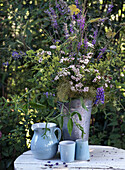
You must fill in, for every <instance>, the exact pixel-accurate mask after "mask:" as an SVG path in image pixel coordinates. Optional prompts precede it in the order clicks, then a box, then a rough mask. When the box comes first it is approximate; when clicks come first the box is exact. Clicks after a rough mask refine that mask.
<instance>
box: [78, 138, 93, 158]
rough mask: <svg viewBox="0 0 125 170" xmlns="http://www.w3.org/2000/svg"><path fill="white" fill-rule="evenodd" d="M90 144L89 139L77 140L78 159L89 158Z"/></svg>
mask: <svg viewBox="0 0 125 170" xmlns="http://www.w3.org/2000/svg"><path fill="white" fill-rule="evenodd" d="M89 159H90V155H89V145H88V141H84V140H83V139H77V140H76V160H83V161H85V160H89Z"/></svg>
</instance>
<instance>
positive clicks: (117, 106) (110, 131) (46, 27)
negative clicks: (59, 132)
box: [0, 0, 125, 170]
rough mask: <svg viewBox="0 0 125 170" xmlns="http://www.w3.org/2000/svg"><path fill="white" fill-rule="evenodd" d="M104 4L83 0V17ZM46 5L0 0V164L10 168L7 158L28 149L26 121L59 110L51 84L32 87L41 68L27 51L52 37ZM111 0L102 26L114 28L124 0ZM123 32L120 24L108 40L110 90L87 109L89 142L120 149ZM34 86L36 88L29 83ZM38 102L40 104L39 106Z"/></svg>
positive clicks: (37, 0) (124, 143)
mask: <svg viewBox="0 0 125 170" xmlns="http://www.w3.org/2000/svg"><path fill="white" fill-rule="evenodd" d="M72 2H74V1H69V3H70V4H72ZM107 4H108V5H109V4H110V2H109V1H107V0H106V1H93V0H88V1H86V4H85V6H86V10H87V13H88V17H92V18H96V17H99V16H100V13H101V14H102V13H103V12H104V10H105V9H107ZM50 5H51V7H53V5H54V1H53V0H50V1H46V0H44V1H43V0H42V1H41V0H34V1H27V0H21V1H20V0H9V1H7V2H6V1H5V0H1V2H0V7H1V8H0V20H1V21H2V22H0V44H1V45H0V96H1V98H0V169H1V170H6V169H10V170H11V169H13V161H14V160H15V159H16V158H17V157H18V156H19V155H20V154H22V153H23V152H24V151H26V150H28V149H29V146H30V145H29V144H30V140H31V138H32V135H33V132H32V130H31V125H32V123H35V122H40V121H46V117H47V116H49V114H50V113H52V114H51V115H50V117H49V118H50V120H51V121H54V120H53V119H52V116H55V117H56V115H57V114H58V112H59V108H58V104H57V103H56V101H55V98H54V96H52V95H51V94H56V92H55V90H54V87H53V90H52V89H50V90H49V87H51V84H46V85H47V86H46V87H47V88H44V89H41V88H40V87H37V85H38V83H43V81H44V80H46V79H43V80H41V79H40V77H41V75H42V74H41V75H40V70H39V69H38V70H37V67H35V57H36V55H33V56H34V57H33V58H32V57H31V56H32V55H30V54H31V53H32V52H35V51H36V50H38V49H44V50H46V51H49V50H50V48H49V47H50V44H52V41H53V39H52V36H49V34H48V33H51V34H52V33H53V29H52V26H51V22H50V20H49V17H48V15H47V14H46V13H45V12H44V11H46V10H47V9H49V8H50ZM113 5H114V8H113V10H112V12H111V14H112V15H111V18H110V19H111V20H112V23H113V25H112V27H111V23H110V22H107V23H106V30H107V31H112V32H117V31H118V28H119V25H120V26H121V25H123V26H124V23H123V22H124V15H125V10H124V2H123V0H120V1H117V0H114V1H113ZM60 31H62V30H60ZM124 34H125V31H124V29H122V30H120V32H119V33H118V34H117V36H115V38H114V41H112V43H111V45H112V48H111V50H113V51H115V52H116V53H114V60H113V61H112V67H111V68H110V69H111V70H112V75H113V81H114V84H113V88H112V90H114V91H113V96H109V99H108V100H107V101H108V102H107V103H105V105H103V106H99V107H98V108H96V109H95V110H93V114H92V119H91V126H90V138H89V140H90V144H100V145H110V146H116V147H119V148H124V149H125V135H124V134H125V125H124V124H125V107H124V106H125V86H124V84H125V79H124V75H125V73H124V62H125V60H124V55H125V53H124V47H125V46H124V43H125V39H124ZM108 36H111V35H108ZM62 39H63V37H62ZM28 50H29V54H27V55H23V56H22V57H19V58H18V57H17V58H14V57H13V54H14V52H18V53H20V52H23V53H26V51H28ZM109 55H110V54H109ZM109 58H110V57H109ZM50 63H51V61H50ZM8 64H9V65H8ZM33 68H34V70H35V72H33V70H32V69H33ZM52 69H53V70H54V68H51V67H49V69H48V72H49V70H51V71H52ZM37 73H39V74H37ZM44 78H47V77H44ZM27 80H28V81H27ZM44 82H45V81H44ZM46 83H47V82H46ZM34 87H37V88H36V89H33V88H34ZM36 93H37V94H38V95H36ZM43 93H45V94H43ZM2 96H4V97H5V98H6V99H3V98H2ZM21 96H22V97H21ZM53 100H54V101H53ZM36 103H37V104H36ZM43 105H44V106H45V107H42V106H43ZM47 108H48V109H47Z"/></svg>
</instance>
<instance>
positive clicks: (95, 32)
mask: <svg viewBox="0 0 125 170" xmlns="http://www.w3.org/2000/svg"><path fill="white" fill-rule="evenodd" d="M97 34H98V30H97V29H96V30H95V31H94V35H93V41H92V44H93V45H95V43H96V38H97Z"/></svg>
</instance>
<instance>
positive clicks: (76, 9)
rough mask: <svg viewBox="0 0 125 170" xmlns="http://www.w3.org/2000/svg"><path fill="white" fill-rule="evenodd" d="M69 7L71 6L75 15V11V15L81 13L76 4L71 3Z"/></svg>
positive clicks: (71, 10)
mask: <svg viewBox="0 0 125 170" xmlns="http://www.w3.org/2000/svg"><path fill="white" fill-rule="evenodd" d="M69 8H70V12H71V15H73V14H74V13H75V15H77V14H78V13H80V10H79V9H78V8H77V7H76V5H74V4H72V5H69Z"/></svg>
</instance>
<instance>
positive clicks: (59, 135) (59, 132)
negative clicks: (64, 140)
mask: <svg viewBox="0 0 125 170" xmlns="http://www.w3.org/2000/svg"><path fill="white" fill-rule="evenodd" d="M56 130H57V131H58V142H59V141H60V139H61V130H60V128H58V127H56V128H55V129H54V133H55V131H56Z"/></svg>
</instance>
